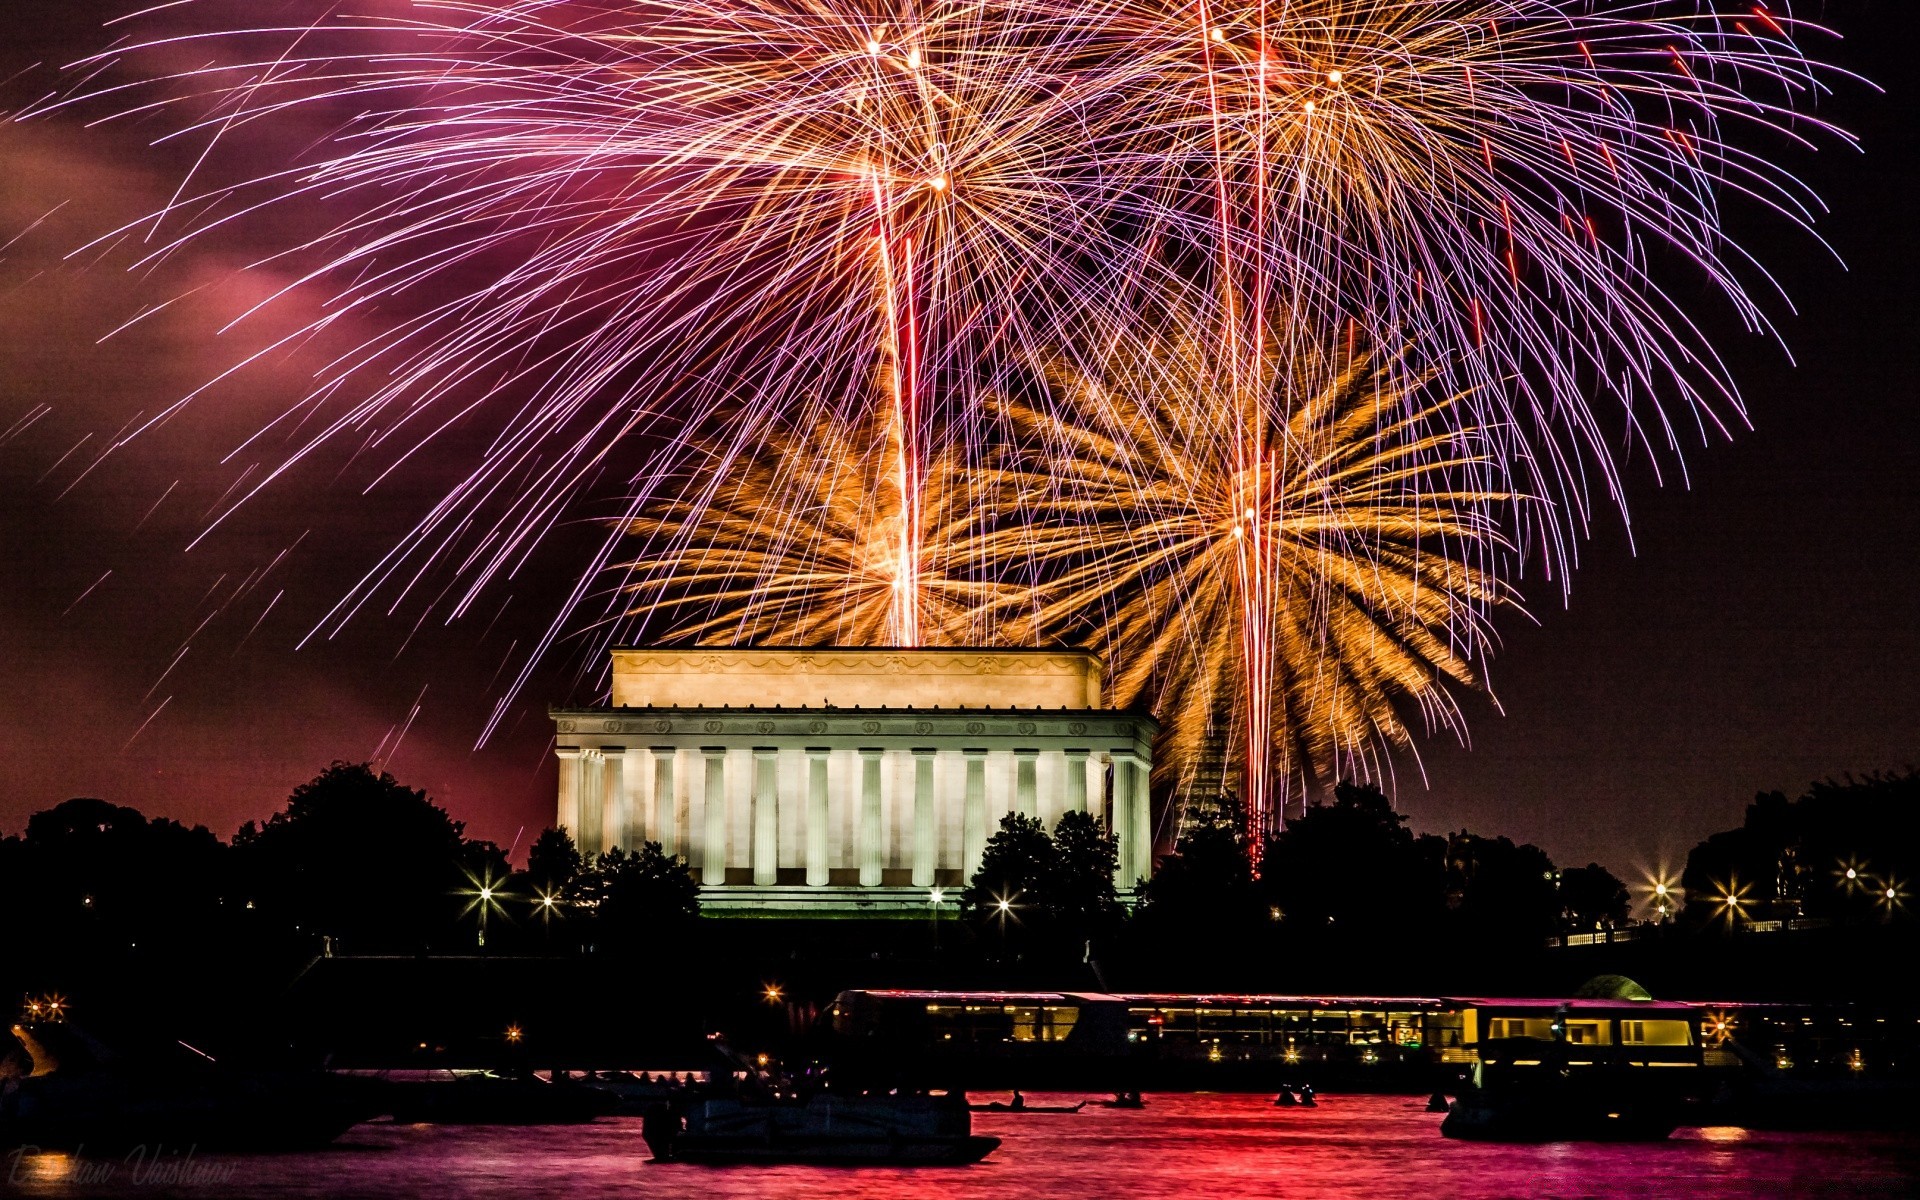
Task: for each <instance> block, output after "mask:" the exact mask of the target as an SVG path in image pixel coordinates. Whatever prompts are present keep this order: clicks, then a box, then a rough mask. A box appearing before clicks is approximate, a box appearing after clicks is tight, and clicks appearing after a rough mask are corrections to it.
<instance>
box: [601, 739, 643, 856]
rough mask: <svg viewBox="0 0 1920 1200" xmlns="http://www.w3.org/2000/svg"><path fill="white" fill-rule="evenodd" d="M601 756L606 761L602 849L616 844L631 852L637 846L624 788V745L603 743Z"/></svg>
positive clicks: (625, 756)
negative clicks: (604, 744)
mask: <svg viewBox="0 0 1920 1200" xmlns="http://www.w3.org/2000/svg"><path fill="white" fill-rule="evenodd" d="M600 756H601V757H602V758H603V759H605V760H606V784H605V787H606V796H605V798H604V800H603V801H602V805H601V810H600V811H601V814H602V815H601V818H600V841H601V848H602V849H605V850H611V849H613V848H614V847H616V846H618V847H619V848H620V849H622V850H626V851H628V852H629V853H631V852H632V851H634V850H637V849H639V848H640V846H639V843H638V842H636V841H634V839H633V797H632V796H631V795H630V794H629V793H628V789H627V765H626V764H627V748H626V747H625V746H602V747H600Z"/></svg>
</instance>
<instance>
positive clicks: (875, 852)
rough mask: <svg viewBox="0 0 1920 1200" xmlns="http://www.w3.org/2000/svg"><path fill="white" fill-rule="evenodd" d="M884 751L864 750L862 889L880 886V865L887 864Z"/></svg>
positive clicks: (861, 848)
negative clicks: (882, 783)
mask: <svg viewBox="0 0 1920 1200" xmlns="http://www.w3.org/2000/svg"><path fill="white" fill-rule="evenodd" d="M885 756H886V751H884V750H866V749H863V750H861V751H860V840H859V851H860V886H861V887H879V886H880V878H881V876H880V864H881V863H882V862H883V861H885V860H884V858H883V855H884V854H885V853H886V849H885V847H884V846H883V845H882V843H881V840H880V839H881V835H882V832H883V831H882V830H881V828H880V761H881V759H882V758H884V757H885Z"/></svg>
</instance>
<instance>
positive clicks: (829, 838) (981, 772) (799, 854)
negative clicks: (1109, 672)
mask: <svg viewBox="0 0 1920 1200" xmlns="http://www.w3.org/2000/svg"><path fill="white" fill-rule="evenodd" d="M612 669H613V687H612V700H613V704H612V706H611V707H609V708H587V709H554V710H553V711H552V716H553V721H554V732H555V752H556V753H557V754H558V755H559V758H560V804H559V817H558V822H557V823H558V824H559V825H561V826H564V827H565V828H566V829H568V830H569V831H570V832H571V833H572V834H573V835H574V838H575V840H576V842H577V843H578V844H579V846H580V849H581V850H582V851H583V852H584V853H588V854H592V853H595V852H599V851H605V850H610V849H612V848H614V847H616V846H617V847H623V848H626V849H634V848H637V847H638V846H639V845H640V844H641V843H642V842H644V841H652V842H658V843H660V845H661V847H662V848H663V849H664V850H666V851H667V852H668V853H669V854H678V855H680V856H681V857H683V858H685V859H686V860H687V862H688V863H689V864H690V865H691V866H692V867H693V870H694V873H695V875H696V877H697V878H698V879H699V880H700V882H701V904H702V906H703V907H704V908H705V909H707V910H708V911H710V912H714V913H716V914H723V913H729V912H733V913H740V914H742V915H745V914H750V913H755V912H760V913H771V912H783V911H784V912H789V913H794V914H801V913H818V914H821V915H827V914H829V913H873V914H876V915H877V914H881V913H886V912H893V913H904V912H916V913H925V912H927V911H928V906H929V904H936V905H937V904H939V903H941V902H942V900H941V896H942V893H943V892H952V893H954V894H952V895H949V896H947V897H946V903H948V904H952V903H954V902H957V900H958V896H957V891H958V889H959V888H960V887H961V886H962V885H964V884H965V882H966V880H967V878H968V877H969V876H970V875H971V874H972V873H973V871H974V869H975V867H976V866H977V865H978V864H979V862H980V856H981V852H982V849H983V848H984V847H985V845H986V842H987V839H988V838H989V837H990V836H992V834H993V832H994V830H995V829H996V828H997V827H998V826H999V823H1000V818H1001V817H1002V816H1003V815H1004V814H1006V813H1009V812H1018V813H1023V814H1026V815H1027V816H1033V817H1038V818H1040V819H1041V820H1042V821H1044V822H1045V823H1046V825H1047V828H1048V829H1049V830H1051V829H1052V828H1053V825H1054V823H1055V822H1056V821H1057V820H1058V819H1059V817H1060V814H1062V813H1065V812H1090V813H1092V814H1094V815H1095V816H1096V817H1098V818H1100V819H1101V820H1102V821H1104V822H1106V824H1107V825H1108V827H1109V828H1110V829H1112V830H1113V831H1114V834H1115V836H1116V838H1117V840H1118V843H1119V851H1120V867H1119V870H1118V871H1117V872H1116V878H1115V882H1116V883H1117V884H1118V885H1119V886H1120V887H1121V888H1122V889H1129V888H1131V887H1132V886H1133V885H1134V884H1135V883H1136V882H1138V881H1139V880H1141V879H1144V878H1145V877H1146V876H1147V875H1148V874H1149V873H1150V872H1151V871H1152V869H1153V861H1152V859H1153V855H1152V844H1153V833H1154V831H1153V828H1152V819H1151V816H1150V809H1149V805H1148V794H1147V778H1148V775H1149V772H1150V769H1151V767H1152V765H1153V761H1152V756H1153V738H1154V734H1155V733H1157V732H1158V730H1159V726H1158V725H1157V724H1156V723H1155V722H1154V720H1153V718H1152V717H1150V716H1147V715H1146V714H1144V713H1139V712H1125V711H1117V710H1115V709H1112V708H1110V707H1108V706H1107V705H1106V704H1105V703H1104V697H1103V694H1102V690H1101V667H1100V660H1099V659H1098V658H1096V657H1095V656H1093V655H1092V654H1089V653H1086V652H1082V651H1059V650H1044V651H1036V650H901V649H840V648H835V649H813V650H809V649H738V650H732V649H729V650H721V649H693V650H652V649H617V650H615V651H613V663H612Z"/></svg>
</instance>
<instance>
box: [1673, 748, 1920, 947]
mask: <svg viewBox="0 0 1920 1200" xmlns="http://www.w3.org/2000/svg"><path fill="white" fill-rule="evenodd" d="M1917 870H1920V772H1916V771H1913V770H1908V771H1906V772H1905V773H1896V774H1887V775H1882V774H1873V775H1867V776H1864V777H1861V778H1854V777H1852V776H1848V777H1846V778H1845V779H1844V780H1839V781H1835V780H1831V779H1829V780H1826V781H1824V782H1820V783H1815V784H1813V785H1811V786H1810V787H1809V788H1808V789H1807V791H1806V792H1805V793H1804V794H1802V795H1801V796H1800V797H1798V798H1797V799H1794V800H1789V799H1787V797H1786V795H1785V794H1784V793H1782V792H1762V793H1760V794H1759V795H1757V796H1755V797H1754V800H1753V803H1752V804H1750V805H1748V806H1747V812H1746V819H1745V821H1744V822H1743V823H1742V824H1741V826H1740V827H1739V828H1738V829H1730V830H1725V831H1722V832H1720V833H1716V834H1713V835H1712V836H1710V837H1708V838H1707V839H1706V840H1705V841H1703V842H1701V843H1700V844H1698V845H1696V846H1695V847H1694V848H1693V851H1692V853H1690V854H1689V855H1688V856H1687V867H1686V871H1685V872H1684V873H1683V874H1682V876H1681V884H1682V886H1683V887H1685V888H1686V894H1687V904H1686V908H1685V910H1684V914H1683V915H1684V917H1685V919H1686V920H1687V921H1688V923H1690V924H1693V925H1696V926H1699V925H1709V924H1713V923H1716V922H1717V923H1724V924H1734V923H1737V921H1735V920H1734V918H1735V917H1737V918H1739V919H1741V920H1766V919H1771V920H1791V919H1793V918H1796V917H1802V916H1807V917H1822V918H1827V919H1843V920H1844V919H1864V918H1872V919H1879V918H1886V917H1892V916H1896V915H1898V914H1900V913H1901V912H1902V911H1903V910H1904V906H1903V905H1902V903H1901V902H1900V899H1899V893H1900V886H1901V885H1902V884H1904V883H1905V882H1906V881H1907V880H1909V879H1912V878H1913V877H1914V875H1915V873H1916V871H1917ZM1849 872H1851V874H1849ZM1889 888H1891V889H1893V890H1894V892H1895V898H1894V899H1892V900H1889V898H1888V897H1887V895H1886V892H1887V890H1888V889H1889ZM1735 901H1737V903H1735Z"/></svg>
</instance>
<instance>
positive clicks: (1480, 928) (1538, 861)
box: [1447, 832, 1560, 948]
mask: <svg viewBox="0 0 1920 1200" xmlns="http://www.w3.org/2000/svg"><path fill="white" fill-rule="evenodd" d="M1447 892H1448V898H1449V903H1452V904H1454V905H1456V906H1457V912H1456V916H1457V919H1458V921H1459V924H1460V927H1461V930H1462V932H1463V933H1464V934H1465V935H1466V936H1467V938H1468V939H1469V940H1471V941H1474V942H1478V943H1479V944H1481V945H1482V946H1486V947H1490V948H1498V947H1501V946H1515V945H1537V944H1539V942H1540V941H1541V940H1543V939H1545V938H1548V937H1551V936H1553V934H1554V933H1555V932H1556V931H1557V930H1558V929H1559V925H1560V895H1559V891H1558V889H1557V888H1556V887H1555V886H1554V869H1553V860H1552V859H1551V858H1549V857H1547V852H1546V851H1544V850H1542V849H1540V847H1538V846H1535V845H1532V844H1531V843H1526V844H1521V845H1515V844H1514V843H1513V842H1512V840H1511V839H1508V838H1503V837H1496V838H1489V837H1480V836H1478V835H1476V834H1471V833H1465V832H1462V833H1458V834H1455V835H1454V836H1453V837H1452V838H1450V839H1448V842H1447Z"/></svg>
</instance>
